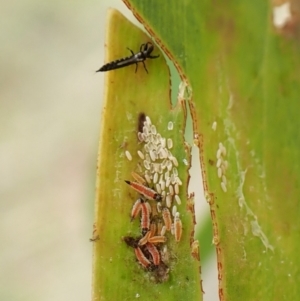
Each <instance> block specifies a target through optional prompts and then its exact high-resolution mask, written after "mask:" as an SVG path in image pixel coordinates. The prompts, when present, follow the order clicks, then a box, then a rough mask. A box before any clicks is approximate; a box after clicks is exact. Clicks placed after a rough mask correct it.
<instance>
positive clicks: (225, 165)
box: [223, 160, 228, 170]
mask: <svg viewBox="0 0 300 301" xmlns="http://www.w3.org/2000/svg"><path fill="white" fill-rule="evenodd" d="M223 164H224V167H225V170H226V169H227V168H228V161H227V160H225V161H224V162H223Z"/></svg>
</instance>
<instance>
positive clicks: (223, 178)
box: [222, 175, 227, 185]
mask: <svg viewBox="0 0 300 301" xmlns="http://www.w3.org/2000/svg"><path fill="white" fill-rule="evenodd" d="M222 182H223V183H224V184H225V185H226V184H227V179H226V176H225V175H223V176H222Z"/></svg>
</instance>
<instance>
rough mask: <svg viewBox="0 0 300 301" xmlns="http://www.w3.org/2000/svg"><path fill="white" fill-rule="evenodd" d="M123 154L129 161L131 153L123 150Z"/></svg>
mask: <svg viewBox="0 0 300 301" xmlns="http://www.w3.org/2000/svg"><path fill="white" fill-rule="evenodd" d="M125 156H126V158H127V159H128V160H129V161H131V160H132V156H131V153H130V152H129V151H128V150H127V151H125Z"/></svg>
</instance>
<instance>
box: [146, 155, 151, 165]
mask: <svg viewBox="0 0 300 301" xmlns="http://www.w3.org/2000/svg"><path fill="white" fill-rule="evenodd" d="M145 158H146V159H145V160H146V161H148V162H149V163H150V162H151V159H150V155H149V154H146V156H145Z"/></svg>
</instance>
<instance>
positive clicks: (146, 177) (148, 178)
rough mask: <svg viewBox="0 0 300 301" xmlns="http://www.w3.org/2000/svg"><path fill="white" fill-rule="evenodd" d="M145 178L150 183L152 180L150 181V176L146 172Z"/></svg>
mask: <svg viewBox="0 0 300 301" xmlns="http://www.w3.org/2000/svg"><path fill="white" fill-rule="evenodd" d="M145 179H146V181H147V183H148V184H151V182H152V181H151V178H150V176H149V175H148V174H145Z"/></svg>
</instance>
